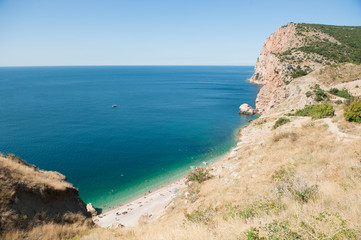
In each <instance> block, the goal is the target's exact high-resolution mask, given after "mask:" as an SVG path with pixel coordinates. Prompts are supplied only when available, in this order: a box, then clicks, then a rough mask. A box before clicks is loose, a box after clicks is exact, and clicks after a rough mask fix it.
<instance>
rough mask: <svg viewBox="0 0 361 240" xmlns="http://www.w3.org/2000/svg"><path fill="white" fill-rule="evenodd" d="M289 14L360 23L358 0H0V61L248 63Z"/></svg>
mask: <svg viewBox="0 0 361 240" xmlns="http://www.w3.org/2000/svg"><path fill="white" fill-rule="evenodd" d="M288 22H307V23H323V24H332V25H353V26H359V25H361V0H343V1H334V0H312V1H311V0H302V1H298V0H287V1H283V0H280V1H277V0H273V1H271V0H258V1H251V0H244V1H241V0H97V1H95V0H0V66H37V65H253V64H254V63H255V61H256V59H257V56H258V54H259V52H260V51H261V48H262V45H263V42H264V40H265V39H266V38H267V37H268V36H269V35H270V34H271V33H272V32H274V31H275V30H276V29H277V28H278V27H279V26H281V25H285V24H287V23H288Z"/></svg>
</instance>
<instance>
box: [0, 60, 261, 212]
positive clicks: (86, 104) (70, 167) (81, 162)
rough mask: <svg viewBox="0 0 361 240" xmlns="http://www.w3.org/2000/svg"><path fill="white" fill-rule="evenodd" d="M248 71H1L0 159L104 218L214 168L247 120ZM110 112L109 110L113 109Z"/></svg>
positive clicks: (251, 94)
mask: <svg viewBox="0 0 361 240" xmlns="http://www.w3.org/2000/svg"><path fill="white" fill-rule="evenodd" d="M252 74H253V67H252V66H69V67H63V66H58V67H1V68H0V89H1V91H0V152H2V153H4V154H8V153H14V154H15V155H17V156H19V157H20V158H21V159H23V160H25V161H26V162H28V163H30V164H34V165H36V166H37V167H38V168H40V169H44V170H51V171H58V172H60V173H62V174H63V175H65V176H66V177H67V180H68V181H69V182H70V183H72V184H73V185H74V187H76V188H78V189H79V194H80V197H81V198H82V199H83V200H84V202H85V203H89V202H91V203H92V204H93V205H94V206H95V207H96V208H98V209H100V210H101V209H102V210H107V209H110V208H112V207H115V206H116V205H118V204H121V203H125V202H127V201H129V200H131V199H134V198H136V197H138V196H140V195H142V194H144V193H146V192H148V191H152V190H154V189H156V188H159V187H160V186H162V185H165V184H167V183H170V182H172V181H174V180H176V179H178V178H181V177H182V176H184V175H185V174H187V172H189V171H190V167H191V166H202V165H203V162H212V161H216V160H217V159H219V158H220V157H222V156H223V155H224V154H226V153H227V152H228V151H229V150H230V148H231V147H234V146H235V145H236V141H237V133H238V131H239V129H240V128H241V127H242V126H245V125H246V124H248V120H252V119H255V118H256V116H245V115H239V114H238V107H239V105H241V104H242V103H248V104H249V105H251V106H253V107H254V105H255V99H256V95H257V93H258V91H259V86H256V85H253V84H250V83H248V82H247V81H246V79H247V78H249V77H251V75H252ZM115 105H116V106H115Z"/></svg>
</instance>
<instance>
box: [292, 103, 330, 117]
mask: <svg viewBox="0 0 361 240" xmlns="http://www.w3.org/2000/svg"><path fill="white" fill-rule="evenodd" d="M334 114H335V110H334V109H333V106H332V105H331V104H328V103H322V104H313V105H308V106H306V107H305V108H304V109H300V110H297V111H296V113H295V114H294V116H308V117H312V119H319V118H325V117H332V116H333V115H334Z"/></svg>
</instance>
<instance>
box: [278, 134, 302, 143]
mask: <svg viewBox="0 0 361 240" xmlns="http://www.w3.org/2000/svg"><path fill="white" fill-rule="evenodd" d="M297 138H298V135H297V133H295V132H282V133H278V134H275V135H274V136H273V142H279V141H281V140H282V139H287V140H291V141H292V142H295V141H297Z"/></svg>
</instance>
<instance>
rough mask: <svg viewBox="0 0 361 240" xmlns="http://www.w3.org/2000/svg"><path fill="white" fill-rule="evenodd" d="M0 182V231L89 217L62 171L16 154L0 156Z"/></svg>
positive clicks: (75, 190)
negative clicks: (22, 158) (47, 169)
mask: <svg viewBox="0 0 361 240" xmlns="http://www.w3.org/2000/svg"><path fill="white" fill-rule="evenodd" d="M0 185H1V188H0V233H2V232H7V231H10V230H15V229H28V228H29V227H34V226H37V225H39V224H44V223H51V222H53V223H64V222H69V221H70V222H71V221H73V220H74V221H75V220H79V218H81V219H86V218H87V217H89V216H88V213H87V212H86V206H85V203H84V202H83V201H82V200H81V199H80V197H79V195H78V190H77V189H76V188H74V187H73V186H72V185H71V184H69V183H68V182H67V181H66V178H65V177H64V176H63V175H61V174H60V173H57V172H49V171H42V170H39V169H38V168H36V167H35V166H33V165H30V164H27V163H25V162H24V161H22V160H21V159H19V158H18V157H16V156H15V155H12V154H10V155H8V156H6V155H1V156H0Z"/></svg>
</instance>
